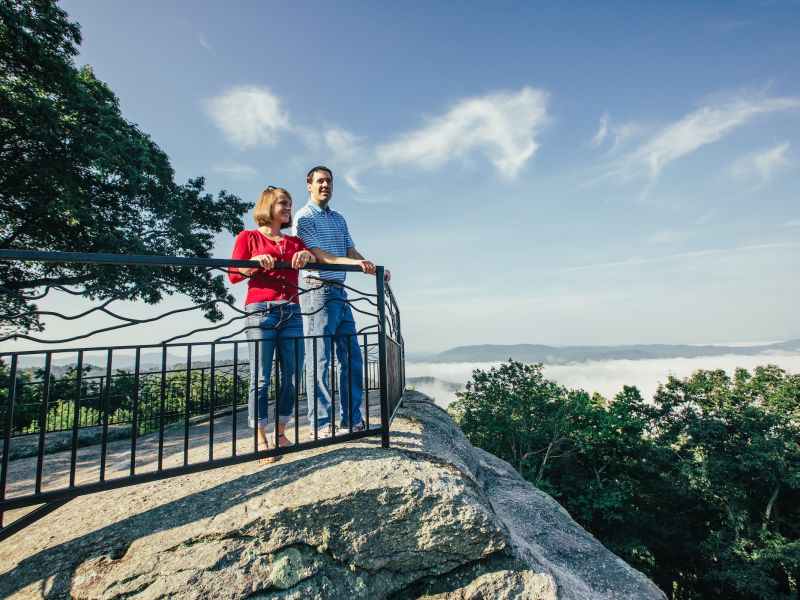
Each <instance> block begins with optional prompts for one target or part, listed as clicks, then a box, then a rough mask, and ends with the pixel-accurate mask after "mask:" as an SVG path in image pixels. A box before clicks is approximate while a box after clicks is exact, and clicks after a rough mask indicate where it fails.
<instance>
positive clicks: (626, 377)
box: [406, 354, 800, 406]
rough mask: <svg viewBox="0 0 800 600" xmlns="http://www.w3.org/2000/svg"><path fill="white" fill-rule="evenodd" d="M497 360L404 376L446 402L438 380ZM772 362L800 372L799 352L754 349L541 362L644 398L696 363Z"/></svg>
mask: <svg viewBox="0 0 800 600" xmlns="http://www.w3.org/2000/svg"><path fill="white" fill-rule="evenodd" d="M499 364H501V363H426V362H407V363H406V379H409V378H412V377H423V376H427V377H435V378H436V379H437V381H436V382H433V383H418V384H415V383H414V382H408V384H409V385H410V386H412V387H414V388H415V389H417V390H419V391H421V392H423V393H424V394H427V395H428V396H430V397H432V398H434V399H435V400H436V403H437V404H439V405H441V406H447V405H448V404H450V403H451V402H452V401H453V400H455V399H456V396H455V393H454V392H453V391H450V390H449V389H447V388H446V386H444V385H442V384H441V383H439V381H442V382H452V383H456V384H459V385H461V386H463V385H464V384H465V383H466V382H467V381H469V380H470V379H471V378H472V371H473V370H475V369H483V370H488V369H489V368H490V367H492V366H497V365H499ZM767 364H774V365H778V366H779V367H781V368H782V369H785V370H786V371H789V372H791V373H797V372H800V354H769V355H767V354H758V355H753V356H734V355H729V356H728V355H726V356H708V357H698V358H670V359H655V360H600V361H590V362H583V363H573V364H569V365H551V366H548V365H545V368H544V375H545V377H547V378H548V379H553V380H555V381H557V382H558V383H559V384H561V385H564V386H566V387H568V388H570V389H578V388H582V389H584V390H586V391H587V392H599V393H601V394H602V395H603V396H606V397H607V398H612V397H613V396H614V395H615V394H616V393H617V392H620V391H622V386H624V385H635V386H636V387H638V388H639V390H640V391H641V392H642V396H643V397H644V398H646V399H649V398H652V397H653V394H655V391H656V388H657V387H658V384H659V383H662V382H664V381H666V379H667V376H668V375H674V376H676V377H688V376H689V375H691V374H692V372H694V371H697V370H698V369H724V370H725V371H727V372H728V374H729V375H733V372H734V370H735V369H736V367H744V368H745V369H748V370H752V369H753V368H754V367H756V366H759V365H767Z"/></svg>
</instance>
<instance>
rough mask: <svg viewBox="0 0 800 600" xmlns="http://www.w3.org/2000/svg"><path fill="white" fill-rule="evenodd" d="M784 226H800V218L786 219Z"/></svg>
mask: <svg viewBox="0 0 800 600" xmlns="http://www.w3.org/2000/svg"><path fill="white" fill-rule="evenodd" d="M783 227H800V219H792V220H791V221H786V223H784V224H783Z"/></svg>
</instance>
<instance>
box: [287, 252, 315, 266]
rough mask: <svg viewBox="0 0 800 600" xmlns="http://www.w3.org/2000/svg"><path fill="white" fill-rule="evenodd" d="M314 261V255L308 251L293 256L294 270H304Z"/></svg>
mask: <svg viewBox="0 0 800 600" xmlns="http://www.w3.org/2000/svg"><path fill="white" fill-rule="evenodd" d="M312 260H314V255H313V254H311V252H309V251H308V250H303V251H302V252H297V253H296V254H295V255H294V256H292V268H293V269H302V268H303V267H305V266H306V265H307V264H308V263H310V262H311V261H312Z"/></svg>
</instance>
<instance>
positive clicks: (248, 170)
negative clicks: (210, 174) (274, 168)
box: [211, 163, 258, 181]
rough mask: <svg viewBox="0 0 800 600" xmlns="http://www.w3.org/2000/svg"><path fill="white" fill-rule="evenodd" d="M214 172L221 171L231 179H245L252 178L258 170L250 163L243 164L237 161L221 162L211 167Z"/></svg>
mask: <svg viewBox="0 0 800 600" xmlns="http://www.w3.org/2000/svg"><path fill="white" fill-rule="evenodd" d="M211 170H212V171H214V172H215V173H221V174H222V175H225V176H227V177H230V178H231V179H234V180H236V181H245V180H247V179H253V178H254V177H255V176H256V175H258V171H257V170H256V169H255V168H253V167H251V166H250V165H243V164H238V163H223V164H221V165H216V166H215V167H213V168H212V169H211Z"/></svg>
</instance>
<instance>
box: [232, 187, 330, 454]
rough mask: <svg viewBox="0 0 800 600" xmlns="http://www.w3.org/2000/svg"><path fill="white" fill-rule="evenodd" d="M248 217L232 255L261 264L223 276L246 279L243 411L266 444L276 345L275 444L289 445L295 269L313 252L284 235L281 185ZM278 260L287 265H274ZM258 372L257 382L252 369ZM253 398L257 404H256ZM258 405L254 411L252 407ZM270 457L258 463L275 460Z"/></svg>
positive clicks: (285, 202) (295, 371) (296, 359)
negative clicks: (247, 356)
mask: <svg viewBox="0 0 800 600" xmlns="http://www.w3.org/2000/svg"><path fill="white" fill-rule="evenodd" d="M253 218H254V220H255V222H256V224H257V225H258V229H253V230H245V231H242V232H241V233H240V234H239V235H238V237H237V238H236V242H235V243H234V245H233V255H232V256H231V258H233V259H236V260H255V261H258V262H259V263H260V264H261V268H260V269H248V268H240V269H238V270H230V271H229V272H228V278H229V279H230V280H231V282H233V283H238V282H240V281H243V280H244V279H245V278H247V285H248V290H247V299H246V300H245V312H246V313H247V339H248V340H249V343H248V348H249V351H250V393H249V395H248V402H247V412H248V421H249V424H250V427H257V429H258V449H259V450H266V449H268V448H270V443H269V440H268V438H267V434H266V431H265V429H266V426H267V423H268V418H267V403H268V400H269V398H268V390H269V381H270V373H271V371H272V359H273V355H274V353H275V348H276V346H277V349H278V359H279V360H278V362H279V370H280V389H279V390H278V402H277V411H278V443H279V444H280V445H281V446H288V445H289V440H288V439H286V435H285V430H286V423H288V422H289V421H290V420H291V418H292V408H293V406H294V393H295V391H294V383H295V378H297V379H298V380H299V377H300V373H301V371H302V368H303V340H302V337H303V320H302V317H301V316H300V305H299V303H298V295H297V294H298V287H297V269H301V268H303V267H304V266H306V264H307V263H308V262H309V261H312V260H313V258H314V257H313V255H312V254H311V253H310V252H309V251H308V250H306V247H305V245H304V244H303V242H301V241H300V239H299V238H297V237H294V236H291V235H283V234H282V233H281V229H285V228H287V227H291V225H292V197H291V196H290V195H289V192H287V191H286V190H285V189H283V188H276V187H272V186H270V187H268V188H267V189H265V190H264V191H263V192H261V196H260V197H259V199H258V202H257V203H256V208H255V211H254V213H253ZM277 261H284V262H288V263H290V264H291V266H292V269H275V268H274V267H275V263H276V262H277ZM254 368H256V369H257V372H258V382H256V381H255V379H256V377H255V376H254V375H253V369H254ZM256 402H257V404H256ZM256 409H257V411H256ZM275 460H276V459H275V458H274V457H269V458H265V459H262V460H261V462H262V463H272V462H275Z"/></svg>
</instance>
